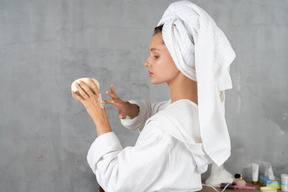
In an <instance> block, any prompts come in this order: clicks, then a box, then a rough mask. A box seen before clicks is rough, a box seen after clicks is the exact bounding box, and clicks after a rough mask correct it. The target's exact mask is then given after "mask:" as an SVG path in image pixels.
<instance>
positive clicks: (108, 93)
mask: <svg viewBox="0 0 288 192" xmlns="http://www.w3.org/2000/svg"><path fill="white" fill-rule="evenodd" d="M105 94H106V95H108V96H109V97H112V98H113V99H118V97H117V95H115V94H113V93H110V92H108V91H106V92H105Z"/></svg>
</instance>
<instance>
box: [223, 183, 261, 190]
mask: <svg viewBox="0 0 288 192" xmlns="http://www.w3.org/2000/svg"><path fill="white" fill-rule="evenodd" d="M226 185H227V184H226V183H221V184H220V187H221V188H222V189H223V188H224V187H226ZM226 189H255V187H252V186H238V185H228V187H227V188H226Z"/></svg>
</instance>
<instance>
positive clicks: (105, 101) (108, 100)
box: [102, 99, 114, 104]
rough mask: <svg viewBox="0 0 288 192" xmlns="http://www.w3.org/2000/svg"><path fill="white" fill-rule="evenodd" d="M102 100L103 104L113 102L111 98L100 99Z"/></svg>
mask: <svg viewBox="0 0 288 192" xmlns="http://www.w3.org/2000/svg"><path fill="white" fill-rule="evenodd" d="M102 101H103V102H104V104H114V101H113V99H106V100H102ZM112 101H113V102H112Z"/></svg>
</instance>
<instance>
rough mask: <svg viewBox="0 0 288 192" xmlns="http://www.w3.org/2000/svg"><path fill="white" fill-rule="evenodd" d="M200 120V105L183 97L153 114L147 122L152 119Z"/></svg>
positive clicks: (169, 120) (173, 120) (168, 120)
mask: <svg viewBox="0 0 288 192" xmlns="http://www.w3.org/2000/svg"><path fill="white" fill-rule="evenodd" d="M189 120H191V121H193V122H195V121H198V106H197V105H196V104H195V103H193V102H192V101H190V100H187V99H182V100H178V101H175V102H174V103H172V104H170V105H169V106H167V107H166V108H165V109H164V110H162V111H159V112H158V113H157V114H155V115H153V116H152V117H151V118H150V119H148V121H147V122H146V123H150V122H151V121H164V122H171V121H172V122H175V121H189ZM186 123H187V122H186Z"/></svg>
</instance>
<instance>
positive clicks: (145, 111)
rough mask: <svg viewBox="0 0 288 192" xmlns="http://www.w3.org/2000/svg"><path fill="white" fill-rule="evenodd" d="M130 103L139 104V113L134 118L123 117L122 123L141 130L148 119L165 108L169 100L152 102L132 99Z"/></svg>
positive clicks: (132, 128)
mask: <svg viewBox="0 0 288 192" xmlns="http://www.w3.org/2000/svg"><path fill="white" fill-rule="evenodd" d="M129 103H132V104H136V105H138V107H139V114H138V116H136V117H134V118H133V119H129V118H126V119H121V123H122V125H123V126H124V127H126V128H128V129H131V130H138V131H139V132H140V131H142V129H143V128H144V125H145V122H146V121H147V119H149V118H150V117H151V116H153V115H154V114H156V113H157V112H158V111H160V110H162V109H164V108H165V107H166V106H167V105H168V104H169V101H162V102H159V103H150V102H147V101H142V100H141V101H140V100H139V101H136V100H130V101H129Z"/></svg>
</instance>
